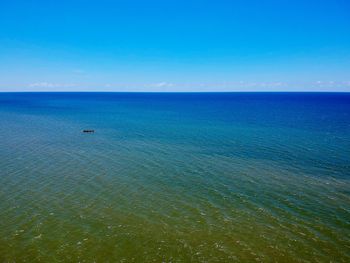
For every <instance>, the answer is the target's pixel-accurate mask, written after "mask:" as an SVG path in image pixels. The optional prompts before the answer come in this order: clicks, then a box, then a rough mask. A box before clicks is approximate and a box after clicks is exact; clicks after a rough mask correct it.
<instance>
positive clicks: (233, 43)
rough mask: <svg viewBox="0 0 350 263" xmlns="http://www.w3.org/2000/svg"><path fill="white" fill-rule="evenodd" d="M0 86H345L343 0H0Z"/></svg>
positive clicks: (347, 34)
mask: <svg viewBox="0 0 350 263" xmlns="http://www.w3.org/2000/svg"><path fill="white" fill-rule="evenodd" d="M0 91H181V92H182V91H195V92H197V91H347V92H350V1H349V0H317V1H316V0H307V1H306V0H293V1H286V0H265V1H261V0H244V1H243V0H236V1H235V0H215V1H214V0H210V1H207V0H198V1H195V0H176V1H175V0H174V1H173V0H166V1H165V0H147V1H146V0H138V1H135V0H114V1H112V0H111V1H108V0H99V1H86V0H81V1H75V0H70V1H67V0H60V1H50V0H41V1H40V0H38V1H31V0H23V1H19V0H0Z"/></svg>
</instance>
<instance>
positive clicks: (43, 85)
mask: <svg viewBox="0 0 350 263" xmlns="http://www.w3.org/2000/svg"><path fill="white" fill-rule="evenodd" d="M75 86H76V84H73V83H51V82H35V83H31V84H29V87H30V88H69V87H75Z"/></svg>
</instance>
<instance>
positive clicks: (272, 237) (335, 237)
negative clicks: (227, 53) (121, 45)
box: [0, 92, 350, 263]
mask: <svg viewBox="0 0 350 263" xmlns="http://www.w3.org/2000/svg"><path fill="white" fill-rule="evenodd" d="M86 129H88V130H94V132H93V133H84V132H83V130H86ZM0 262H209V263H211V262H350V93H297V92H295V93H269V92H266V93H254V92H252V93H117V92H116V93H108V92H100V93H98V92H96V93H94V92H86V93H79V92H76V93H75V92H70V93H64V92H62V93H59V92H58V93H55V92H47V93H45V92H43V93H41V92H33V93H30V92H28V93H20V92H19V93H0Z"/></svg>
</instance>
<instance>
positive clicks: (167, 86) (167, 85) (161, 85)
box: [149, 82, 174, 88]
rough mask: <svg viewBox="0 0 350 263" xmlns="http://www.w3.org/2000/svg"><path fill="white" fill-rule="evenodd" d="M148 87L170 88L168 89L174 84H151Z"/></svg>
mask: <svg viewBox="0 0 350 263" xmlns="http://www.w3.org/2000/svg"><path fill="white" fill-rule="evenodd" d="M149 86H150V87H153V88H170V87H174V84H173V83H169V82H158V83H153V84H151V85H149Z"/></svg>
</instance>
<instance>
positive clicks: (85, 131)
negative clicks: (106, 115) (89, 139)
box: [83, 130, 95, 133]
mask: <svg viewBox="0 0 350 263" xmlns="http://www.w3.org/2000/svg"><path fill="white" fill-rule="evenodd" d="M83 132H84V133H94V132H95V130H83Z"/></svg>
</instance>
